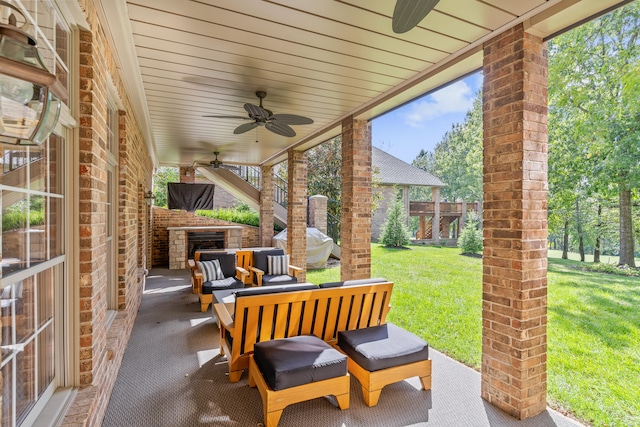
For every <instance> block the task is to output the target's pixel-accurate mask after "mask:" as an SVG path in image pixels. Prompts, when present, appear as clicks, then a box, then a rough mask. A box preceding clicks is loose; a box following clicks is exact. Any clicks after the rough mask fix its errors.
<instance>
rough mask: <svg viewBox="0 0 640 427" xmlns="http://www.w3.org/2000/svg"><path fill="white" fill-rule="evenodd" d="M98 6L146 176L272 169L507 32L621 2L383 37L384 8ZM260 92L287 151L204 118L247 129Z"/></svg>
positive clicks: (448, 22) (447, 76)
mask: <svg viewBox="0 0 640 427" xmlns="http://www.w3.org/2000/svg"><path fill="white" fill-rule="evenodd" d="M101 1H102V8H103V11H104V14H105V16H106V17H107V20H108V23H109V32H110V34H111V35H112V37H113V40H114V44H116V50H117V51H118V53H119V55H118V56H119V61H120V63H121V64H123V67H124V69H125V70H127V69H128V70H133V72H128V73H124V74H125V75H126V78H127V79H128V85H129V87H136V86H138V87H139V89H140V92H139V93H141V94H143V97H144V98H146V99H144V100H141V101H143V102H142V105H144V106H146V111H145V108H139V110H140V111H137V112H136V115H137V116H138V118H139V119H140V120H143V121H144V120H146V121H148V126H149V128H150V130H151V131H150V133H149V135H148V137H149V138H151V139H152V143H153V144H154V147H155V151H156V153H155V154H156V156H157V159H156V160H157V162H158V164H160V165H174V166H175V165H190V164H193V162H194V161H205V162H206V161H209V160H211V159H213V154H212V152H213V151H216V150H217V151H220V153H221V154H220V159H221V160H223V161H224V162H226V163H231V164H255V165H258V164H268V163H271V164H272V163H274V162H276V161H279V160H283V159H284V158H285V154H286V150H287V149H288V148H289V147H300V148H306V147H311V146H313V145H315V144H317V143H319V142H322V141H323V140H326V139H328V138H330V137H332V136H335V135H337V134H339V132H340V127H339V123H340V121H341V120H342V119H343V118H345V117H347V116H349V115H355V116H356V117H358V118H361V119H371V118H373V117H375V116H377V115H380V114H383V113H384V112H386V111H388V110H390V109H392V108H394V107H397V106H398V105H400V104H402V103H404V102H407V101H410V100H411V99H413V98H415V97H417V96H420V95H422V94H424V93H427V92H429V91H431V90H433V89H435V88H437V87H439V86H442V85H443V84H446V83H448V82H451V81H453V80H455V79H457V78H459V77H461V76H464V75H465V74H467V73H470V72H472V71H475V70H477V69H478V68H479V67H480V66H481V61H482V53H481V48H482V42H483V41H484V40H486V39H488V38H490V37H491V36H492V35H493V34H497V33H499V32H501V31H504V30H505V29H507V28H509V27H511V26H513V25H514V24H516V23H520V22H523V23H524V24H525V26H527V27H528V28H530V30H531V31H532V32H534V33H535V32H536V31H537V32H538V33H540V34H539V35H541V36H548V35H549V34H551V33H553V32H556V31H560V30H562V29H563V28H564V27H567V26H569V25H572V24H573V23H574V22H577V21H578V20H580V19H583V18H586V17H588V16H591V15H592V14H594V13H598V12H599V11H601V10H603V9H604V8H606V7H610V6H611V5H615V4H617V3H620V1H615V0H581V1H580V0H518V1H514V0H441V1H440V2H439V3H438V4H437V6H436V7H435V9H434V10H432V11H431V12H430V13H429V14H428V15H427V17H426V18H425V19H424V20H423V21H422V22H421V23H420V24H419V25H418V26H417V27H416V28H414V29H412V30H411V31H409V32H407V33H404V34H396V33H394V32H393V31H392V29H391V17H392V14H393V8H394V5H395V1H381V0H375V1H372V0H342V1H328V0H313V1H310V0H309V1H301V0H272V1H258V0H197V1H195V0H193V1H187V0H101ZM125 3H126V4H125ZM114 4H122V6H121V10H120V12H119V14H118V11H114ZM123 13H124V14H125V15H126V16H128V19H129V21H128V22H122V14H123ZM550 22H552V23H553V24H549V23H550ZM123 32H130V33H131V34H124V35H123V34H120V33H123ZM114 35H115V36H114ZM118 40H129V42H131V41H132V42H133V44H134V46H133V48H131V46H128V48H129V49H126V47H127V46H123V44H122V42H118ZM127 52H131V53H129V54H128V53H127ZM132 55H133V57H131V56H132ZM131 67H134V68H131ZM259 90H260V91H265V92H266V93H267V96H266V98H265V99H264V101H263V105H264V106H265V108H268V109H269V110H271V111H273V112H274V113H276V114H282V113H287V114H296V115H301V116H305V117H309V118H311V119H313V121H314V122H313V124H308V125H294V126H292V127H293V128H294V130H295V132H296V133H297V135H296V136H295V137H290V138H288V137H283V136H280V135H277V134H275V133H272V132H270V131H269V130H267V129H266V128H265V127H262V126H259V127H257V128H255V129H253V130H251V131H249V132H246V133H243V134H240V135H234V133H233V131H234V129H235V128H236V127H237V126H239V125H241V124H244V123H249V122H250V120H242V119H228V118H227V119H223V118H206V117H203V116H205V115H223V116H243V117H247V112H246V111H245V109H244V108H243V106H244V104H245V103H251V104H255V105H257V104H259V100H258V98H257V97H256V95H255V93H256V91H259Z"/></svg>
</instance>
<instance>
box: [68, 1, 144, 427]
mask: <svg viewBox="0 0 640 427" xmlns="http://www.w3.org/2000/svg"><path fill="white" fill-rule="evenodd" d="M79 4H80V7H81V8H82V10H83V11H84V12H85V16H86V19H87V22H88V23H89V27H90V28H91V30H90V31H82V30H81V31H79V38H80V45H79V53H80V57H79V62H80V70H79V75H77V76H74V78H78V79H79V87H80V93H79V95H78V97H79V100H80V103H79V165H78V167H79V183H78V185H79V202H78V203H79V211H80V216H79V224H78V227H79V236H80V242H79V244H80V246H79V254H78V257H79V270H80V275H79V277H78V278H77V286H78V293H79V298H80V301H79V310H80V313H79V322H80V324H79V332H78V333H79V341H78V343H79V347H80V348H79V354H78V355H77V358H78V361H79V362H78V363H79V366H78V367H77V368H78V370H79V378H78V383H77V384H75V385H77V386H80V387H81V388H80V390H79V392H78V394H77V396H76V399H75V401H74V402H73V404H72V405H71V407H70V408H69V411H68V412H67V415H66V417H65V419H64V421H63V425H74V426H77V425H100V424H101V422H102V418H103V417H104V413H105V411H106V407H107V404H108V401H109V396H110V394H111V390H112V388H113V385H114V383H115V380H116V377H117V372H118V369H119V367H120V363H121V361H122V357H123V355H124V350H125V347H126V343H127V341H128V339H129V335H130V333H131V329H132V327H133V322H134V320H135V316H136V312H137V308H138V307H139V304H140V300H141V297H142V289H143V285H144V284H143V280H144V277H143V276H142V269H141V268H139V264H141V262H142V260H141V254H142V253H145V252H146V251H147V248H148V244H147V239H146V236H147V233H145V232H140V230H139V227H140V226H141V225H140V224H141V223H142V224H145V223H146V221H142V222H141V221H140V219H139V215H140V211H141V203H144V201H143V200H141V198H140V191H139V188H140V186H141V185H142V186H144V187H146V188H150V187H151V172H152V167H153V165H152V162H151V159H150V157H149V154H148V150H147V146H146V144H145V143H144V139H143V137H142V134H141V132H140V130H139V125H138V124H137V122H136V120H135V118H134V115H133V114H132V113H131V112H132V107H131V104H130V101H129V99H128V98H127V94H126V91H125V89H124V85H123V84H122V81H121V80H120V76H119V74H118V68H117V66H116V63H115V59H114V57H113V55H112V52H111V50H110V48H109V46H108V44H107V41H106V39H105V37H104V31H103V30H102V28H101V26H100V24H99V21H98V16H97V13H96V10H95V8H94V3H93V2H92V1H89V0H79ZM108 81H111V83H113V86H114V87H115V88H116V91H117V96H118V97H119V101H120V103H121V105H123V109H122V112H120V116H119V122H118V126H119V138H120V139H119V153H118V155H119V160H118V161H119V163H118V177H117V178H118V191H117V192H118V214H117V215H118V220H117V230H116V231H115V233H114V234H115V235H117V236H118V258H117V260H116V262H117V288H118V303H117V304H118V309H119V311H118V312H117V315H116V318H115V319H114V320H113V322H112V323H111V326H110V327H109V328H107V325H106V313H107V292H106V291H107V274H106V273H107V272H106V220H107V216H106V201H107V193H106V190H107V189H106V184H105V183H106V177H107V172H106V171H107V168H106V165H107V163H106V159H107V152H106V141H107V101H108V89H107V87H108V83H107V82H108ZM130 165H131V166H130Z"/></svg>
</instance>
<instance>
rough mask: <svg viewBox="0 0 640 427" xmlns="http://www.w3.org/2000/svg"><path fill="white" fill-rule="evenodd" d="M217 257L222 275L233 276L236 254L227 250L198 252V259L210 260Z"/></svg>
mask: <svg viewBox="0 0 640 427" xmlns="http://www.w3.org/2000/svg"><path fill="white" fill-rule="evenodd" d="M214 259H217V260H218V261H219V262H220V268H221V269H222V274H224V277H234V276H235V275H236V254H235V253H228V252H204V253H201V254H200V261H211V260H214Z"/></svg>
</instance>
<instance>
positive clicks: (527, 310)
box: [482, 25, 547, 419]
mask: <svg viewBox="0 0 640 427" xmlns="http://www.w3.org/2000/svg"><path fill="white" fill-rule="evenodd" d="M483 71H484V95H483V96H484V99H483V115H484V237H485V241H484V257H483V277H482V282H483V303H482V397H483V398H484V399H486V400H487V401H489V402H491V403H493V404H494V405H496V406H497V407H499V408H501V409H503V410H504V411H506V412H508V413H509V414H511V415H513V416H514V417H516V418H519V419H524V418H528V417H532V416H534V415H536V414H538V413H540V412H542V411H544V410H545V409H546V388H547V373H546V360H547V354H546V351H547V334H546V326H547V249H546V241H547V50H546V45H545V44H544V43H543V41H542V40H541V39H540V38H538V37H535V36H532V35H530V34H527V33H525V32H524V29H523V26H522V25H518V26H516V27H514V28H512V29H510V30H508V31H505V32H504V33H503V34H501V35H500V36H497V37H495V38H494V39H492V40H490V41H488V42H487V43H485V45H484V69H483Z"/></svg>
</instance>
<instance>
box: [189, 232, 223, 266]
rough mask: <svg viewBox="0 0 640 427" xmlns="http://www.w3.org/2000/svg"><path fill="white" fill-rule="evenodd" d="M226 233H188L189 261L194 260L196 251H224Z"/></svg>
mask: <svg viewBox="0 0 640 427" xmlns="http://www.w3.org/2000/svg"><path fill="white" fill-rule="evenodd" d="M224 234H225V233H224V231H216V232H195V231H190V232H188V233H187V259H193V255H194V254H195V253H196V251H202V250H211V249H224Z"/></svg>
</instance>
